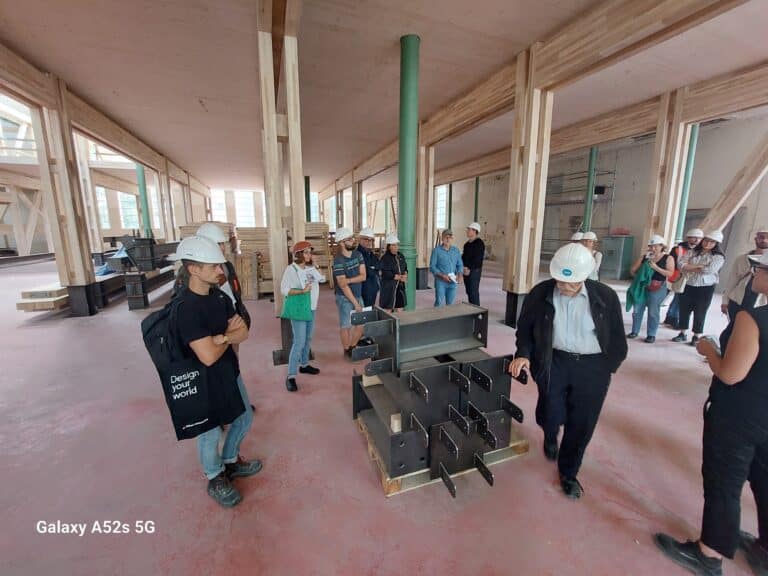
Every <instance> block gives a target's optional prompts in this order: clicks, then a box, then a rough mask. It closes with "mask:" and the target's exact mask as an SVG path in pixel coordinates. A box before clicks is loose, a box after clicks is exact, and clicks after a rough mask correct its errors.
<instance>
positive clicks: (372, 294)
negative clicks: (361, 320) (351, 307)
mask: <svg viewBox="0 0 768 576" xmlns="http://www.w3.org/2000/svg"><path fill="white" fill-rule="evenodd" d="M378 295H379V287H378V286H366V285H365V284H363V290H362V296H363V304H365V306H366V307H368V306H373V305H375V304H376V296H378Z"/></svg>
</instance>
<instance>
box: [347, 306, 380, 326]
mask: <svg viewBox="0 0 768 576" xmlns="http://www.w3.org/2000/svg"><path fill="white" fill-rule="evenodd" d="M378 319H379V313H378V312H376V310H365V311H363V312H352V326H360V325H361V324H367V323H368V322H375V321H376V320H378Z"/></svg>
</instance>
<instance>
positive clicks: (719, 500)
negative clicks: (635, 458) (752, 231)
mask: <svg viewBox="0 0 768 576" xmlns="http://www.w3.org/2000/svg"><path fill="white" fill-rule="evenodd" d="M750 260H751V261H752V265H753V267H754V268H753V269H754V276H753V279H752V289H753V290H754V291H755V292H757V293H758V294H768V254H763V255H760V256H750ZM720 347H721V348H722V352H721V351H720V349H718V346H717V344H715V342H714V341H713V340H711V339H709V338H702V339H701V340H699V341H698V344H697V347H696V349H697V350H698V351H699V353H700V354H702V355H703V356H705V357H706V359H707V362H709V366H710V368H711V369H712V372H713V374H714V378H712V385H711V387H710V389H709V398H708V399H707V403H706V404H705V409H704V439H703V449H704V450H703V452H704V453H703V464H702V467H701V473H702V476H703V480H704V514H703V518H702V529H701V536H700V538H699V539H698V540H697V541H688V542H678V541H677V540H675V539H673V538H672V537H671V536H667V535H666V534H657V535H656V544H657V545H658V546H659V548H661V550H662V551H663V552H664V554H666V555H667V556H668V557H669V558H670V559H672V560H673V561H674V562H676V563H678V564H680V565H682V566H685V567H686V568H688V569H689V570H690V571H692V572H694V573H695V574H722V558H723V556H725V557H727V558H733V555H734V552H736V549H737V548H741V549H742V550H743V551H744V553H745V554H746V556H747V560H748V561H749V564H750V566H751V567H752V570H753V572H754V573H755V574H764V573H765V570H766V566H767V565H768V386H767V385H766V384H768V306H761V307H759V308H750V309H743V310H741V311H740V312H739V313H738V314H736V317H735V319H732V320H731V323H730V324H729V325H728V328H726V329H725V331H724V332H723V333H722V335H721V336H720ZM747 480H749V483H750V486H751V488H752V492H753V493H754V495H755V504H757V524H758V529H759V533H758V536H757V537H755V536H752V535H751V534H748V533H746V532H742V531H740V521H741V508H740V504H741V491H742V488H743V486H744V484H745V483H746V482H747Z"/></svg>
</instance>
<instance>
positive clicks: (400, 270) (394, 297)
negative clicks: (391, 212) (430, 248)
mask: <svg viewBox="0 0 768 576" xmlns="http://www.w3.org/2000/svg"><path fill="white" fill-rule="evenodd" d="M399 248H400V240H398V238H397V235H396V234H390V235H389V236H387V251H386V253H385V254H384V256H382V257H381V264H380V267H379V270H380V271H381V293H380V295H379V306H381V307H382V308H384V310H389V311H390V312H392V311H393V310H400V309H402V308H405V305H406V301H405V283H406V282H407V281H408V267H407V266H406V264H405V256H403V255H402V254H401V253H400V250H399Z"/></svg>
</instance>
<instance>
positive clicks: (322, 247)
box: [305, 222, 335, 288]
mask: <svg viewBox="0 0 768 576" xmlns="http://www.w3.org/2000/svg"><path fill="white" fill-rule="evenodd" d="M305 236H306V238H307V240H309V241H310V242H311V243H312V246H314V248H315V266H317V267H318V268H320V269H321V270H322V271H323V274H325V277H326V278H327V279H328V286H330V287H331V288H333V255H334V254H335V252H333V251H332V250H331V244H330V236H329V234H328V224H326V223H325V222H307V224H306V228H305Z"/></svg>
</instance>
